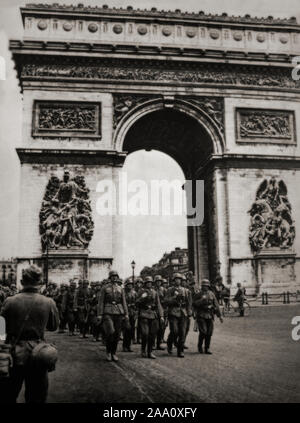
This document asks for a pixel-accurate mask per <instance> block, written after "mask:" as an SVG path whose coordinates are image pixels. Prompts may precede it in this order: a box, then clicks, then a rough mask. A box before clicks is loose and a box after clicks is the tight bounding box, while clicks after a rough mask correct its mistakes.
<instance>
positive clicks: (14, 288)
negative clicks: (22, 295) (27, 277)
mask: <svg viewBox="0 0 300 423" xmlns="http://www.w3.org/2000/svg"><path fill="white" fill-rule="evenodd" d="M17 293H18V289H17V285H16V284H15V283H12V284H11V285H10V287H9V296H10V297H13V296H14V295H16V294H17Z"/></svg>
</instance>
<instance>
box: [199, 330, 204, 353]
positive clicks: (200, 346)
mask: <svg viewBox="0 0 300 423" xmlns="http://www.w3.org/2000/svg"><path fill="white" fill-rule="evenodd" d="M203 341H204V336H203V335H201V334H199V338H198V352H199V354H203V347H202V345H203Z"/></svg>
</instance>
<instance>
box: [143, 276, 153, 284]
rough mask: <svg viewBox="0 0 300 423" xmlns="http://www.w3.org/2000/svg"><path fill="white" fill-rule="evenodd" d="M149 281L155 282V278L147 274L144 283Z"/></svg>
mask: <svg viewBox="0 0 300 423" xmlns="http://www.w3.org/2000/svg"><path fill="white" fill-rule="evenodd" d="M147 282H153V278H152V276H146V277H145V279H144V283H147Z"/></svg>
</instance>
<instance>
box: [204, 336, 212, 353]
mask: <svg viewBox="0 0 300 423" xmlns="http://www.w3.org/2000/svg"><path fill="white" fill-rule="evenodd" d="M210 340H211V336H207V337H206V338H205V354H209V355H211V354H212V352H211V351H210V350H209V347H210Z"/></svg>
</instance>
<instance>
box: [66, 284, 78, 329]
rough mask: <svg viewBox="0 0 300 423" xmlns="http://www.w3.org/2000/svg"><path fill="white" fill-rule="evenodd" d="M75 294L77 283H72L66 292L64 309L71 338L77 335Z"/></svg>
mask: <svg viewBox="0 0 300 423" xmlns="http://www.w3.org/2000/svg"><path fill="white" fill-rule="evenodd" d="M75 293H76V282H75V281H71V282H70V287H69V289H68V290H67V291H66V294H65V297H64V300H63V301H64V304H63V308H64V309H65V311H66V320H67V325H68V329H69V336H74V335H75V324H76V312H75V310H74V300H75Z"/></svg>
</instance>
